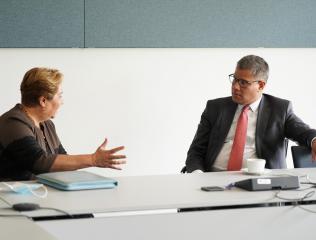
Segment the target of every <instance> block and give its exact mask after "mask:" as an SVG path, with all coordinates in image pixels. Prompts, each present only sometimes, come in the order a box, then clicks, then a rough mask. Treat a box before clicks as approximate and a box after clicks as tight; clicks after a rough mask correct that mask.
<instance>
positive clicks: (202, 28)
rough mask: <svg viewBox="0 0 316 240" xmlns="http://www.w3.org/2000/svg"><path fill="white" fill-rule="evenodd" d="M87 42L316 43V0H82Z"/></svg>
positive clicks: (135, 44) (94, 44) (92, 44)
mask: <svg viewBox="0 0 316 240" xmlns="http://www.w3.org/2000/svg"><path fill="white" fill-rule="evenodd" d="M85 3H86V5H85V14H86V18H85V19H86V21H85V28H86V31H85V45H86V47H177V48H181V47H199V48H200V47H236V48H239V47H241V48H243V47H284V48H287V47H316V17H315V15H316V14H315V11H316V1H315V0H86V1H85Z"/></svg>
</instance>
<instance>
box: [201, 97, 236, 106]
mask: <svg viewBox="0 0 316 240" xmlns="http://www.w3.org/2000/svg"><path fill="white" fill-rule="evenodd" d="M232 103H234V102H233V100H232V97H222V98H215V99H210V100H208V101H207V105H223V104H232Z"/></svg>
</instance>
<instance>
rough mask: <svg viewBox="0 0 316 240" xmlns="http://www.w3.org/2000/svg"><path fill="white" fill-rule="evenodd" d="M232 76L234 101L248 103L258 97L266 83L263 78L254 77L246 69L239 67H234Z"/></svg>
mask: <svg viewBox="0 0 316 240" xmlns="http://www.w3.org/2000/svg"><path fill="white" fill-rule="evenodd" d="M234 78H235V81H233V83H232V99H233V101H234V102H236V103H238V104H241V105H248V104H251V103H253V102H255V101H256V100H257V99H259V97H260V96H261V94H262V91H263V89H264V87H265V84H266V83H265V81H264V80H262V79H256V78H255V77H254V76H253V75H252V73H251V71H250V70H248V69H239V68H236V70H235V73H234ZM241 80H245V81H241Z"/></svg>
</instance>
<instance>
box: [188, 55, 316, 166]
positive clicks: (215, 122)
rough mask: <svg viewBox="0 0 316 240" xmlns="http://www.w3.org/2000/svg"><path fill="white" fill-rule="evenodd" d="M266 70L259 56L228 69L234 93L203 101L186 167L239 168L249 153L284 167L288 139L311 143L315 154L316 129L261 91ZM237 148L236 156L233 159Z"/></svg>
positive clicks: (303, 143)
mask: <svg viewBox="0 0 316 240" xmlns="http://www.w3.org/2000/svg"><path fill="white" fill-rule="evenodd" d="M268 75H269V66H268V64H267V63H266V61H265V60H264V59H263V58H261V57H258V56H254V55H249V56H245V57H243V58H242V59H240V60H239V61H238V63H237V66H236V69H235V73H234V74H231V75H229V78H230V81H231V83H232V96H231V97H225V98H218V99H214V100H209V101H208V102H207V105H206V108H205V110H204V112H203V114H202V116H201V121H200V124H199V126H198V129H197V132H196V134H195V137H194V139H193V142H192V144H191V146H190V149H189V151H188V156H187V160H186V170H187V172H210V171H223V170H240V169H241V168H242V167H245V160H246V159H247V158H263V159H266V168H271V169H272V168H286V160H285V158H286V152H287V141H288V140H287V139H291V140H293V141H296V142H298V143H299V144H300V145H304V146H308V147H309V148H311V151H312V156H313V159H315V160H316V130H315V129H311V128H310V127H309V126H308V125H306V124H305V123H304V122H303V121H302V120H301V119H299V118H298V117H297V116H296V115H295V114H294V113H293V110H292V105H291V103H290V102H289V101H288V100H284V99H280V98H276V97H274V96H271V95H267V94H263V90H264V87H265V85H266V83H267V80H268ZM245 119H246V120H245ZM243 126H244V127H243ZM243 128H244V131H243V130H242V129H243ZM236 149H237V150H236ZM238 152H240V157H239V158H240V159H239V160H234V159H233V158H236V156H237V155H238V154H239V153H238ZM237 158H238V157H237ZM234 161H239V163H238V164H237V165H236V164H234V163H232V162H234ZM232 166H233V167H232ZM236 166H237V167H236Z"/></svg>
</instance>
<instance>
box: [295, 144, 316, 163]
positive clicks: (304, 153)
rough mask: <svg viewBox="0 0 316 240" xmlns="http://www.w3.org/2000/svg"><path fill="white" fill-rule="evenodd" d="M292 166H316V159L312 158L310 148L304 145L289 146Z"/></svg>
mask: <svg viewBox="0 0 316 240" xmlns="http://www.w3.org/2000/svg"><path fill="white" fill-rule="evenodd" d="M291 152H292V157H293V164H294V168H311V167H316V161H313V159H312V153H311V149H309V148H308V147H304V146H292V147H291Z"/></svg>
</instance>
